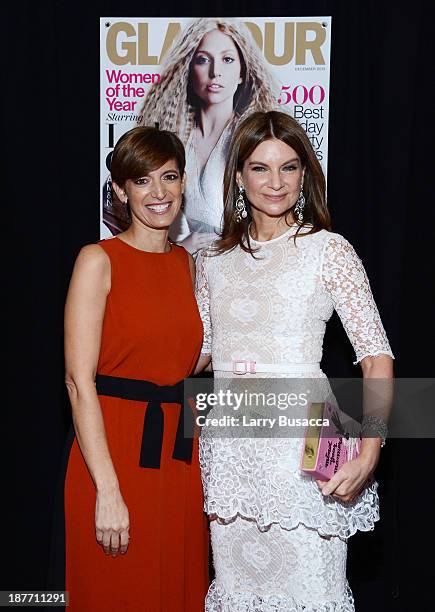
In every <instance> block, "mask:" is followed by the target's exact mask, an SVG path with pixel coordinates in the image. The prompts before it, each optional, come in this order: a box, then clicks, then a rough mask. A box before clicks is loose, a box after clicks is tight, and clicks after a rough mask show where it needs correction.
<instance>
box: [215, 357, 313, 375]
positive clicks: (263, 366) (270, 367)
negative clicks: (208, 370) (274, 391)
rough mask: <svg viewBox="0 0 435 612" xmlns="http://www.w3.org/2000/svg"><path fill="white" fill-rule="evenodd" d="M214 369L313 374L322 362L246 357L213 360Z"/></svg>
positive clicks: (234, 372) (247, 372) (236, 372)
mask: <svg viewBox="0 0 435 612" xmlns="http://www.w3.org/2000/svg"><path fill="white" fill-rule="evenodd" d="M213 370H214V371H215V372H216V371H220V372H232V373H233V374H240V375H243V374H257V372H268V373H271V374H311V373H314V372H320V364H319V363H318V362H315V363H258V362H257V361H250V360H246V359H235V360H234V361H213Z"/></svg>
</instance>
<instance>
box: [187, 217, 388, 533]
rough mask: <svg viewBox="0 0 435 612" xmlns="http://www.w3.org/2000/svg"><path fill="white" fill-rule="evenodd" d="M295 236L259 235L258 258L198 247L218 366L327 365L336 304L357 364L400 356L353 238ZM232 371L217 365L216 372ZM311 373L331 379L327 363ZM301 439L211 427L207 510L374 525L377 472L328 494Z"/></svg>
mask: <svg viewBox="0 0 435 612" xmlns="http://www.w3.org/2000/svg"><path fill="white" fill-rule="evenodd" d="M293 234H294V229H292V228H291V229H289V230H288V231H287V232H286V233H285V234H283V235H282V236H279V237H278V238H276V239H273V240H270V241H268V242H265V243H260V242H257V241H254V240H253V241H252V243H253V245H254V246H255V247H260V248H259V251H258V252H257V254H256V257H257V259H254V258H253V257H252V256H251V255H250V254H249V253H245V252H244V251H242V250H241V249H240V248H238V247H237V248H236V249H234V250H233V251H231V252H227V253H225V254H223V255H220V256H212V255H210V250H208V251H202V252H201V253H200V254H199V257H198V261H197V288H196V293H197V300H198V305H199V310H200V313H201V317H202V321H203V326H204V332H205V333H204V342H203V348H202V352H203V353H204V354H210V353H211V355H212V360H213V362H214V363H219V362H230V361H232V360H235V359H244V360H249V361H257V363H265V364H286V365H287V364H307V363H309V364H311V363H318V362H320V360H321V358H322V344H323V337H324V333H325V326H326V322H327V321H328V320H329V318H330V317H331V315H332V313H333V310H334V308H335V309H336V310H337V312H338V315H339V317H340V319H341V321H342V323H343V325H344V327H345V329H346V332H347V335H348V337H349V339H350V341H351V342H352V345H353V348H354V350H355V353H356V361H355V363H358V362H359V361H361V360H362V359H363V358H364V357H366V356H369V355H373V356H377V355H380V354H386V355H390V356H391V357H393V355H392V352H391V348H390V345H389V343H388V340H387V337H386V334H385V330H384V328H383V325H382V322H381V319H380V316H379V312H378V309H377V307H376V304H375V302H374V299H373V296H372V292H371V289H370V284H369V281H368V279H367V275H366V273H365V270H364V267H363V265H362V262H361V260H360V259H359V258H358V256H357V255H356V253H355V251H354V249H353V247H352V246H351V245H350V244H349V242H348V241H347V240H346V239H345V238H343V237H342V236H341V235H339V234H335V233H332V232H328V231H326V230H322V231H320V232H318V233H316V234H311V235H306V236H302V237H298V238H297V239H296V244H295V243H294V240H293V239H292V238H291V237H292V236H293ZM289 238H290V239H289ZM230 376H232V374H231V373H229V372H224V371H221V372H220V371H216V370H215V377H216V378H224V377H230ZM246 376H249V377H261V378H273V377H277V376H279V377H283V376H285V375H284V374H281V375H276V374H275V375H274V374H268V373H267V372H266V373H264V372H262V373H257V374H246ZM306 376H308V375H306ZM309 376H310V377H312V378H315V377H317V378H322V379H325V380H324V382H325V383H326V384H327V380H326V376H325V374H324V373H323V372H322V371H321V370H319V369H317V371H316V372H313V374H311V375H309ZM319 383H320V381H319ZM302 444H303V440H302V439H301V438H292V439H249V438H248V439H247V438H244V439H241V438H222V437H213V436H209V435H207V431H206V430H203V432H202V435H201V438H200V461H201V469H202V478H203V485H204V494H205V506H204V507H205V511H206V512H207V513H208V514H209V515H212V516H214V517H216V518H217V520H218V521H219V522H223V523H229V522H231V521H232V520H234V518H235V517H236V516H238V515H239V516H242V517H244V518H248V519H252V520H255V521H256V522H257V525H258V528H259V529H260V530H267V529H268V528H269V527H270V525H271V524H273V523H278V524H279V525H281V527H283V528H284V529H292V528H294V527H296V526H297V525H298V524H299V523H303V524H305V525H306V526H307V527H312V528H314V529H317V530H318V532H319V533H320V534H326V535H338V536H340V537H342V538H347V537H349V536H350V535H352V534H353V533H355V531H356V530H357V529H359V530H363V531H367V530H369V529H373V527H374V522H375V521H377V520H378V519H379V499H378V494H377V488H378V483H377V482H376V481H375V480H373V479H372V480H371V481H370V483H369V484H368V485H367V486H366V487H365V489H364V490H363V492H362V493H361V494H360V495H359V496H358V497H357V498H356V499H355V500H354V501H353V502H347V503H346V502H341V501H338V500H335V499H334V498H332V497H329V496H328V497H327V498H324V497H323V495H322V493H321V491H320V489H319V487H318V485H317V483H316V482H315V480H314V479H313V478H312V477H311V476H309V475H306V474H304V473H302V472H301V471H300V470H299V461H300V456H301V451H302Z"/></svg>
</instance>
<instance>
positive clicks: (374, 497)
mask: <svg viewBox="0 0 435 612" xmlns="http://www.w3.org/2000/svg"><path fill="white" fill-rule="evenodd" d="M377 489H378V482H377V481H376V480H374V481H373V482H372V484H371V485H370V487H369V488H368V489H367V490H366V492H365V494H364V495H363V496H362V497H361V496H360V499H359V501H358V498H357V500H356V501H353V502H338V501H335V500H334V501H331V502H330V503H328V502H327V501H326V500H325V501H323V500H321V501H322V506H320V505H319V506H318V507H317V508H313V507H312V508H298V507H297V506H296V507H295V506H293V507H292V508H288V510H287V512H288V513H287V514H285V515H284V514H282V513H278V512H277V511H272V512H269V513H267V515H265V513H264V512H263V513H261V512H260V511H258V509H255V508H252V507H246V506H245V507H242V503H241V502H240V500H237V499H234V500H233V504H232V507H231V508H228V506H227V505H226V506H223V505H221V504H219V503H218V502H216V501H208V502H207V501H206V502H205V503H204V511H205V512H206V514H207V515H208V516H209V518H210V520H217V522H218V523H221V524H223V525H226V524H228V523H232V522H233V521H235V520H236V518H237V517H240V518H242V519H245V520H250V521H255V522H256V524H257V527H258V529H259V530H260V531H267V530H268V529H270V526H271V525H272V524H274V523H276V524H278V525H280V527H281V528H282V529H286V530H291V529H295V528H296V527H297V526H298V525H299V524H300V523H302V524H303V525H305V527H308V528H310V529H315V530H316V531H317V532H318V533H319V535H322V536H325V535H326V536H338V537H340V538H341V539H344V540H346V539H347V538H349V537H351V536H352V535H354V534H355V533H356V532H357V531H373V530H374V528H375V523H376V522H377V521H379V519H380V514H379V498H378V494H377ZM328 506H329V507H328Z"/></svg>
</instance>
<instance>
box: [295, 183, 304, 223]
mask: <svg viewBox="0 0 435 612" xmlns="http://www.w3.org/2000/svg"><path fill="white" fill-rule="evenodd" d="M304 208H305V196H304V192H303V188H302V185H301V191H300V193H299V197H298V199H297V201H296V206H295V210H294V212H295V215H297V217H298V221H299V223H302V221H303V220H304Z"/></svg>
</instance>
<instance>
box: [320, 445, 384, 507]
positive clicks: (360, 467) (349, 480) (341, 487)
mask: <svg viewBox="0 0 435 612" xmlns="http://www.w3.org/2000/svg"><path fill="white" fill-rule="evenodd" d="M377 454H378V456H379V453H377ZM377 459H378V457H374V456H371V457H370V460H368V459H367V457H365V456H363V455H360V456H358V457H357V458H356V459H352V461H347V462H346V463H344V464H343V465H342V466H341V468H340V469H339V470H338V471H337V473H336V474H334V476H333V477H332V478H331V479H330V480H328V481H325V480H318V479H316V482H317V484H318V485H319V487H320V490H321V491H322V493H323V495H332V497H334V498H336V499H339V500H341V501H345V502H348V501H353V500H354V499H355V497H357V496H358V495H359V494H360V493H361V491H362V490H363V489H364V487H365V485H366V482H367V480H368V478H369V477H370V476H371V475H372V473H373V470H374V468H375V466H376V464H377Z"/></svg>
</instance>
